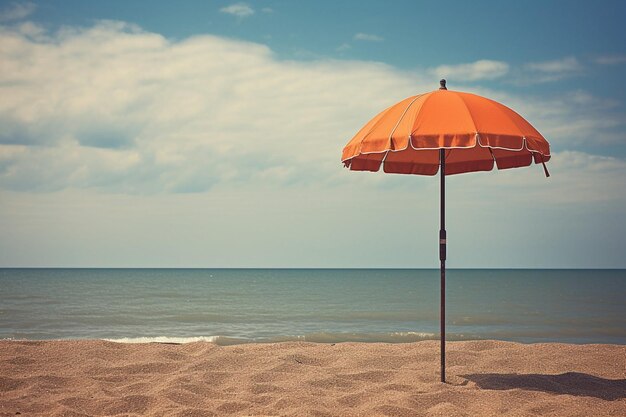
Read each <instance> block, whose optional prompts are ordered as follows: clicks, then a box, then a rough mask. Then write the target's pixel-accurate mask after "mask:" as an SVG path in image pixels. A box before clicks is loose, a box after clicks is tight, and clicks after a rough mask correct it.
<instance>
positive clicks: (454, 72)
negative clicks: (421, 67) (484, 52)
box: [430, 59, 509, 83]
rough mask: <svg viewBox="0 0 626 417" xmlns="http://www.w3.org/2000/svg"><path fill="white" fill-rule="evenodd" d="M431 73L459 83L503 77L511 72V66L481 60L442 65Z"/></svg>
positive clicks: (504, 63)
mask: <svg viewBox="0 0 626 417" xmlns="http://www.w3.org/2000/svg"><path fill="white" fill-rule="evenodd" d="M430 72H431V73H432V74H433V75H434V76H435V77H443V78H449V79H451V80H454V81H455V82H457V83H459V82H463V81H477V80H489V79H494V78H499V77H502V76H503V75H505V74H506V73H507V72H509V65H508V64H507V63H506V62H502V61H492V60H488V59H481V60H479V61H476V62H471V63H466V64H456V65H441V66H438V67H436V68H433V69H432V70H431V71H430Z"/></svg>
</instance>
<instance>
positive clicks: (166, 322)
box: [0, 269, 626, 344]
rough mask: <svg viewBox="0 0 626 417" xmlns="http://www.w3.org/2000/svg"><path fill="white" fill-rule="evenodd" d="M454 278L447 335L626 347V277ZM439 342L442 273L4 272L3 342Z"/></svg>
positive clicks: (563, 273)
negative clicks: (31, 340)
mask: <svg viewBox="0 0 626 417" xmlns="http://www.w3.org/2000/svg"><path fill="white" fill-rule="evenodd" d="M446 278H447V289H446V297H447V306H446V314H447V323H446V335H447V339H448V340H468V339H499V340H511V341H520V342H568V343H619V344H626V270H494V269H485V270H478V269H471V270H462V269H452V270H448V271H447V274H446ZM438 338H439V271H438V270H428V269H423V270H420V269H418V270H400V269H391V270H389V269H337V270H333V269H0V339H36V340H38V339H109V340H116V341H121V342H148V341H161V342H186V341H194V340H206V341H213V342H215V343H218V344H234V343H247V342H274V341H290V340H301V341H313V342H343V341H362V342H412V341H418V340H425V339H438Z"/></svg>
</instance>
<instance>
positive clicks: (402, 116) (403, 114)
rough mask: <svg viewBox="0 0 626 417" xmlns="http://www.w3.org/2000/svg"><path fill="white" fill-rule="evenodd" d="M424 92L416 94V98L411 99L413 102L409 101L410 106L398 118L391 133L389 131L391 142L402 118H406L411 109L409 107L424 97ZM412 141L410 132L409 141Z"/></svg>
mask: <svg viewBox="0 0 626 417" xmlns="http://www.w3.org/2000/svg"><path fill="white" fill-rule="evenodd" d="M423 95H424V94H419V95H417V96H415V98H414V99H413V100H411V102H410V103H409V105H408V106H406V109H404V111H403V112H402V115H401V116H400V118H399V119H398V121H397V122H396V125H395V126H394V127H393V129H391V133H389V143H391V138H392V137H393V134H394V133H396V129H397V128H398V126H399V125H400V122H401V121H402V119H404V116H405V115H406V112H408V111H409V109H410V108H411V106H412V105H413V103H415V101H416V100H417V99H418V98H420V97H422V96H423ZM410 141H411V134H409V142H410Z"/></svg>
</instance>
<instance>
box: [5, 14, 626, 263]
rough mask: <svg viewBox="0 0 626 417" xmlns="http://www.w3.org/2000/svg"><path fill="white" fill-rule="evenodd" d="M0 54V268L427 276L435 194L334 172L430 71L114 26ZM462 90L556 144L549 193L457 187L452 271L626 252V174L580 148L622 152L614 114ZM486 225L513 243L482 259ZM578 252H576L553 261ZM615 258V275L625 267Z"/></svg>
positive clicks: (74, 31) (531, 171) (537, 170)
mask: <svg viewBox="0 0 626 417" xmlns="http://www.w3.org/2000/svg"><path fill="white" fill-rule="evenodd" d="M0 45H2V48H0V126H1V127H2V128H1V129H0V229H1V230H2V231H3V236H4V237H5V238H4V239H0V265H18V264H19V265H39V266H45V265H48V266H49V265H57V266H68V265H70V266H74V265H82V266H151V265H154V266H200V267H201V266H234V267H236V266H251V267H254V266H268V267H272V266H299V267H303V266H330V267H332V266H372V267H375V266H395V267H398V266H405V267H415V266H421V267H431V266H436V265H437V264H436V259H437V257H436V252H435V251H436V246H433V244H432V243H433V242H436V236H437V222H436V219H437V214H438V207H437V202H438V199H437V196H438V189H437V187H438V181H437V180H436V179H434V178H425V177H417V176H393V175H384V174H382V173H379V174H370V173H357V172H348V171H347V170H345V169H344V168H342V166H341V163H340V155H341V149H342V148H343V146H344V145H345V144H346V142H347V141H348V140H349V139H350V138H351V137H352V135H354V134H355V133H356V131H357V130H358V129H359V128H360V127H361V126H362V125H363V124H364V123H365V122H367V120H368V119H369V118H370V117H372V116H374V115H375V114H376V113H378V112H379V111H380V110H381V109H383V108H385V107H387V106H389V105H391V104H393V103H395V102H397V101H399V100H401V99H404V98H406V97H407V96H409V95H412V94H418V93H421V92H424V91H430V90H434V89H436V87H437V81H438V79H439V75H437V76H434V75H433V74H432V72H431V71H432V70H423V71H415V72H412V73H405V72H401V71H398V70H397V69H394V68H392V67H390V66H387V65H383V64H379V63H372V62H363V61H339V60H322V59H317V60H309V61H307V62H296V61H285V60H279V59H277V57H276V56H275V55H274V53H273V52H272V51H271V50H270V49H269V48H267V47H266V46H264V45H261V44H256V43H250V42H243V41H236V40H232V39H225V38H221V37H217V36H194V37H191V38H187V39H183V40H180V41H171V40H168V39H165V38H164V37H162V36H160V35H158V34H155V33H150V32H145V31H142V30H141V29H140V28H138V27H136V26H133V25H128V24H124V23H120V22H99V23H97V24H96V25H94V26H92V27H89V28H83V29H78V28H66V29H64V30H62V31H59V32H56V33H49V32H46V31H45V30H44V29H43V28H41V27H37V26H35V25H31V26H29V27H27V28H22V29H20V28H18V27H13V28H0ZM496 67H497V66H496ZM476 71H477V73H479V74H480V73H481V71H482V73H484V74H486V73H489V71H487V70H485V69H482V70H476ZM492 72H493V70H492ZM484 74H483V75H482V76H479V77H478V78H481V77H483V79H484V78H485V75H484ZM470 75H471V71H470ZM491 76H493V74H492V75H491ZM473 77H476V75H473ZM470 78H471V77H470ZM363 86H367V88H364V87H363ZM454 86H455V89H459V90H467V89H466V88H464V86H463V85H462V84H459V83H458V82H455V83H454ZM457 86H458V88H456V87H457ZM470 91H472V92H474V93H477V94H481V95H484V96H488V97H491V98H493V99H496V100H498V101H501V102H503V103H504V104H506V105H508V106H510V107H512V108H514V109H515V110H517V111H518V112H519V113H520V114H522V115H524V116H525V117H526V118H527V119H528V120H530V121H531V122H532V123H533V124H534V125H535V126H536V127H537V128H538V129H539V130H540V131H541V132H542V133H543V134H544V135H545V136H546V137H547V138H548V139H549V140H550V141H551V143H552V145H553V151H554V152H553V153H554V157H553V159H552V160H551V161H550V162H549V163H548V168H549V169H550V172H551V174H552V177H551V178H549V179H545V178H543V171H542V169H541V166H533V167H531V168H525V169H515V170H505V171H494V172H491V173H482V174H481V173H477V174H472V175H459V176H454V177H451V178H450V180H449V182H448V184H449V200H448V201H449V205H448V207H449V230H450V233H451V234H452V235H454V239H451V240H450V241H451V244H450V245H451V253H456V255H455V256H454V257H452V260H451V262H452V263H454V265H455V266H457V267H462V266H463V267H469V266H479V267H480V266H493V265H496V266H508V267H511V266H516V265H521V266H537V265H545V266H549V267H554V266H572V264H571V263H567V261H568V260H572V259H580V261H579V263H575V264H574V266H590V265H591V266H593V265H596V264H600V261H602V260H604V259H605V258H603V256H606V255H603V254H599V255H597V256H595V257H593V258H588V253H589V250H595V249H596V248H600V249H603V248H605V247H606V248H608V249H611V248H614V249H613V250H616V251H618V250H619V248H620V247H623V241H624V240H623V237H622V236H624V235H625V234H626V231H625V230H624V222H619V219H621V217H622V214H623V206H624V204H626V201H624V200H625V199H626V190H625V189H624V187H625V184H626V183H625V182H624V181H623V178H624V177H626V163H625V162H624V160H623V159H621V158H619V157H606V156H598V155H591V154H590V153H591V152H592V151H585V149H586V148H587V146H602V145H603V143H610V144H611V145H612V147H617V146H620V145H619V144H620V143H623V142H624V134H623V133H620V132H624V131H625V130H626V129H624V126H623V123H624V122H623V120H625V119H624V117H623V116H622V115H620V114H618V113H617V112H619V106H617V105H616V103H614V102H611V101H607V100H602V99H599V98H597V97H594V96H592V95H591V94H589V93H587V92H584V91H575V92H573V93H570V94H567V95H562V96H559V97H550V96H543V97H540V96H531V95H520V94H517V95H510V94H506V93H503V92H502V91H499V90H493V89H489V90H488V89H484V88H479V87H476V86H474V87H472V88H471V89H470ZM614 134H621V135H622V136H621V137H619V136H616V137H612V135H614ZM620 138H621V139H620ZM207 190H210V192H204V191H207ZM363 207H367V210H363ZM473 207H477V209H475V210H472V208H473ZM416 213H419V215H416ZM468 213H471V214H469V215H471V219H472V221H471V222H468V221H467V218H468V217H467V216H468ZM572 213H575V215H574V216H573V217H572ZM598 213H599V214H598ZM611 216H612V217H611ZM607 218H610V219H613V218H615V219H617V221H616V222H615V223H612V224H610V227H609V226H607V225H608V224H609V223H610V222H609V221H607V220H606V219H607ZM407 219H410V221H407ZM558 222H560V223H559V224H560V226H558V227H553V224H554V223H558ZM364 224H365V225H371V224H377V225H383V227H380V228H371V227H363V225H364ZM494 225H506V227H507V230H506V232H507V233H506V234H507V237H508V240H507V241H505V240H504V239H503V240H502V241H498V242H497V244H495V243H493V241H492V240H491V237H490V236H491V235H490V234H485V235H484V236H483V237H482V238H481V239H482V241H481V242H478V244H477V240H476V236H477V234H476V233H477V231H481V230H483V231H484V230H493V228H494V227H495V226H494ZM576 228H577V229H576ZM573 229H576V231H575V232H572V230H573ZM590 229H597V231H595V232H594V231H593V230H591V232H589V230H590ZM397 230H403V231H404V232H406V233H394V232H393V231H397ZM390 231H391V232H390ZM548 231H550V233H548ZM607 231H608V232H610V233H611V232H612V233H614V235H615V236H616V237H614V238H612V240H603V239H605V236H606V234H607ZM588 232H589V233H588ZM537 233H539V234H540V236H541V238H537ZM594 233H595V234H594ZM234 236H235V237H234ZM415 236H422V238H419V239H416V238H415ZM561 236H563V237H561ZM581 236H584V239H581ZM596 238H597V240H593V239H596ZM488 240H489V242H487V241H488ZM120 242H124V243H125V244H122V245H121V244H120ZM373 242H375V244H374V243H373ZM529 242H531V243H529ZM571 242H583V243H581V244H580V245H579V247H567V248H566V249H563V250H561V258H560V260H557V261H554V260H552V259H551V258H552V252H554V248H556V247H557V246H558V245H559V244H564V245H567V244H570V243H571ZM585 242H586V243H585ZM598 242H599V243H598ZM603 242H605V243H603ZM486 243H489V245H488V249H486V246H485V244H486ZM455 245H456V246H455ZM602 245H604V246H602ZM129 247H130V248H133V250H128V248H129ZM399 247H401V248H404V249H403V250H398V248H399ZM24 248H28V250H24ZM207 248H209V249H210V250H207ZM616 248H617V249H616ZM485 250H487V251H488V252H489V256H488V257H487V256H486V255H485ZM452 251H453V252H452ZM242 253H245V254H246V256H245V257H244V258H245V259H242V258H241V254H242ZM407 253H410V254H413V255H411V256H407V255H406V254H407ZM303 254H306V255H303ZM563 254H565V255H563ZM609 261H610V262H608V263H606V265H614V266H618V267H619V266H622V267H623V256H622V254H621V253H618V254H616V255H615V256H614V257H613V258H611V259H609ZM611 262H612V263H611Z"/></svg>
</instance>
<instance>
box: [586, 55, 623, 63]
mask: <svg viewBox="0 0 626 417" xmlns="http://www.w3.org/2000/svg"><path fill="white" fill-rule="evenodd" d="M594 62H595V63H596V64H599V65H619V64H624V63H626V55H624V54H617V55H604V56H599V57H597V58H596V59H595V60H594Z"/></svg>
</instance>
